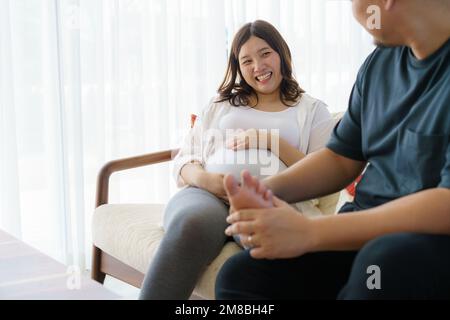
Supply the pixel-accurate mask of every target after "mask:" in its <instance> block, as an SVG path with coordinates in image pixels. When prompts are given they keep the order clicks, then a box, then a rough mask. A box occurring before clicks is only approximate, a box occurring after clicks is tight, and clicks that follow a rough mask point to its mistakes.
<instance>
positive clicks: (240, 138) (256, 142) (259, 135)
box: [226, 129, 271, 151]
mask: <svg viewBox="0 0 450 320" xmlns="http://www.w3.org/2000/svg"><path fill="white" fill-rule="evenodd" d="M264 140H265V141H267V142H266V144H265V146H262V145H261V144H260V142H262V141H264ZM270 145H271V143H270V135H269V132H268V131H267V130H257V129H248V130H246V131H242V132H240V133H238V134H236V135H235V136H234V137H232V138H231V139H229V140H228V141H227V142H226V147H227V148H228V149H232V150H234V151H237V150H246V149H260V148H261V147H263V148H264V149H267V150H270Z"/></svg>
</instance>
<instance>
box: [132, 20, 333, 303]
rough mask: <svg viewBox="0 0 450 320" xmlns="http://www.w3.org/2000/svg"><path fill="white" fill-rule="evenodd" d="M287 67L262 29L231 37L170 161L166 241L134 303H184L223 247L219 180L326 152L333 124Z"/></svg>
mask: <svg viewBox="0 0 450 320" xmlns="http://www.w3.org/2000/svg"><path fill="white" fill-rule="evenodd" d="M291 60H292V58H291V53H290V50H289V47H288V45H287V44H286V42H285V41H284V39H283V38H282V36H281V35H280V33H279V32H278V31H277V30H276V29H275V28H274V27H273V26H272V25H271V24H269V23H268V22H265V21H261V20H258V21H255V22H253V23H248V24H246V25H244V26H243V27H242V28H241V29H240V30H239V31H238V33H237V34H236V35H235V37H234V40H233V44H232V48H231V52H230V57H229V62H228V67H227V70H226V75H225V79H224V81H223V83H222V85H221V86H220V88H219V90H218V92H219V96H218V97H217V98H215V99H213V100H212V101H211V103H210V104H209V106H208V107H207V108H206V109H205V110H204V111H203V114H202V116H201V117H200V119H198V120H197V122H196V124H195V126H194V128H193V129H192V130H191V132H190V133H189V135H188V137H187V139H186V141H185V143H184V145H183V146H182V148H181V150H180V152H179V154H178V156H177V158H176V159H175V178H176V180H177V184H178V186H179V187H183V189H182V190H180V191H179V192H178V193H177V194H175V196H174V197H173V198H172V199H171V200H170V201H169V203H168V205H167V208H166V211H165V215H164V229H165V235H164V238H163V240H162V242H161V244H160V247H159V249H158V251H157V253H156V256H155V258H154V259H153V261H152V263H151V265H150V267H149V270H148V272H147V274H146V277H145V279H144V282H143V285H142V290H141V294H140V299H160V300H165V299H188V298H189V297H190V295H191V294H192V291H193V289H194V287H195V284H196V282H197V281H198V279H199V277H200V275H201V274H202V272H203V271H204V270H205V268H206V267H207V265H208V264H209V263H211V262H212V261H213V260H214V258H215V257H216V256H217V255H218V254H219V253H220V251H221V250H222V248H223V246H224V244H225V242H226V241H227V240H230V239H229V238H227V237H226V236H225V235H224V230H225V229H226V227H227V226H228V224H227V222H226V217H227V215H228V211H229V205H228V200H227V198H226V192H225V190H224V185H223V177H224V175H225V174H230V173H231V174H234V175H235V176H238V175H239V174H240V172H241V171H242V170H244V169H246V170H247V171H249V172H250V173H251V174H252V175H254V176H257V177H260V178H261V177H265V176H267V175H273V174H276V173H278V172H280V171H282V170H284V169H286V168H287V167H289V166H291V165H293V164H294V163H296V162H297V161H299V160H301V159H302V158H303V157H304V156H305V154H308V153H311V152H314V151H316V150H319V149H321V148H323V147H324V146H325V144H326V142H327V141H328V138H329V136H330V133H331V131H332V129H333V127H334V124H335V123H334V120H333V119H332V117H331V115H330V113H329V112H328V110H327V106H326V105H325V104H324V103H323V102H321V101H319V100H317V99H314V98H312V97H311V96H309V95H307V94H305V93H304V91H303V90H302V89H301V88H300V86H299V84H298V83H297V81H296V80H295V79H294V77H293V74H292V62H291ZM249 177H250V175H248V174H247V175H246V179H248V178H249ZM310 207H311V210H313V209H314V207H313V206H312V205H311V206H310ZM316 210H317V208H316Z"/></svg>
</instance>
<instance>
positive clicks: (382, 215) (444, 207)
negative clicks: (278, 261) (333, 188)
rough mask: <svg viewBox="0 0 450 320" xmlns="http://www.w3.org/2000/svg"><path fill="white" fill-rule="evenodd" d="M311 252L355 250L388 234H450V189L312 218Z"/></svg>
mask: <svg viewBox="0 0 450 320" xmlns="http://www.w3.org/2000/svg"><path fill="white" fill-rule="evenodd" d="M312 223H313V225H314V227H313V228H314V232H313V233H314V235H315V239H314V241H313V242H314V243H315V244H314V245H313V250H312V251H329V250H357V249H360V248H361V247H362V246H363V245H364V244H365V243H366V242H368V241H370V240H372V239H374V238H377V237H379V236H382V235H385V234H390V233H402V232H412V233H425V234H447V235H450V190H449V189H430V190H426V191H422V192H419V193H416V194H413V195H409V196H406V197H403V198H400V199H397V200H395V201H392V202H389V203H387V204H384V205H382V206H379V207H376V208H372V209H369V210H364V211H359V212H355V213H346V214H338V215H334V216H327V217H320V218H317V219H315V220H314V221H313V222H312Z"/></svg>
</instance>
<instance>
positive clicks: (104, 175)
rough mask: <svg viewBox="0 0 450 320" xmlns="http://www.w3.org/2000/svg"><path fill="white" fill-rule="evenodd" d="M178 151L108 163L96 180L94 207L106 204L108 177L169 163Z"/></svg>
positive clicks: (156, 153)
mask: <svg viewBox="0 0 450 320" xmlns="http://www.w3.org/2000/svg"><path fill="white" fill-rule="evenodd" d="M178 150H179V149H173V150H166V151H160V152H155V153H149V154H144V155H141V156H136V157H131V158H125V159H118V160H113V161H110V162H108V163H107V164H105V165H104V166H103V168H102V169H101V170H100V172H99V174H98V178H97V197H96V204H95V207H96V208H97V207H99V206H101V205H103V204H106V203H108V191H109V177H110V176H111V174H113V173H114V172H117V171H123V170H128V169H133V168H139V167H143V166H147V165H151V164H156V163H161V162H166V161H170V160H172V159H173V158H175V156H176V155H177V153H178Z"/></svg>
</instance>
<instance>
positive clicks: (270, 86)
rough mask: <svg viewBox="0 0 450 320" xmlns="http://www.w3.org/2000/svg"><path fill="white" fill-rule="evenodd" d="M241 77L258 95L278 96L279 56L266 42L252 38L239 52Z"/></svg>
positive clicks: (279, 78) (279, 80) (279, 77)
mask: <svg viewBox="0 0 450 320" xmlns="http://www.w3.org/2000/svg"><path fill="white" fill-rule="evenodd" d="M239 67H240V70H241V73H242V76H243V78H244V80H245V82H247V84H248V85H249V86H251V87H252V88H253V89H254V90H255V91H256V93H257V94H258V95H260V94H263V95H270V94H279V90H280V85H281V81H282V79H283V77H282V75H281V60H280V55H279V54H278V53H277V52H276V51H275V50H274V49H272V48H271V47H270V46H269V45H268V44H267V42H266V41H264V40H263V39H261V38H258V37H255V36H252V37H250V39H248V41H247V42H246V43H244V45H243V46H242V48H241V51H240V52H239Z"/></svg>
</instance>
